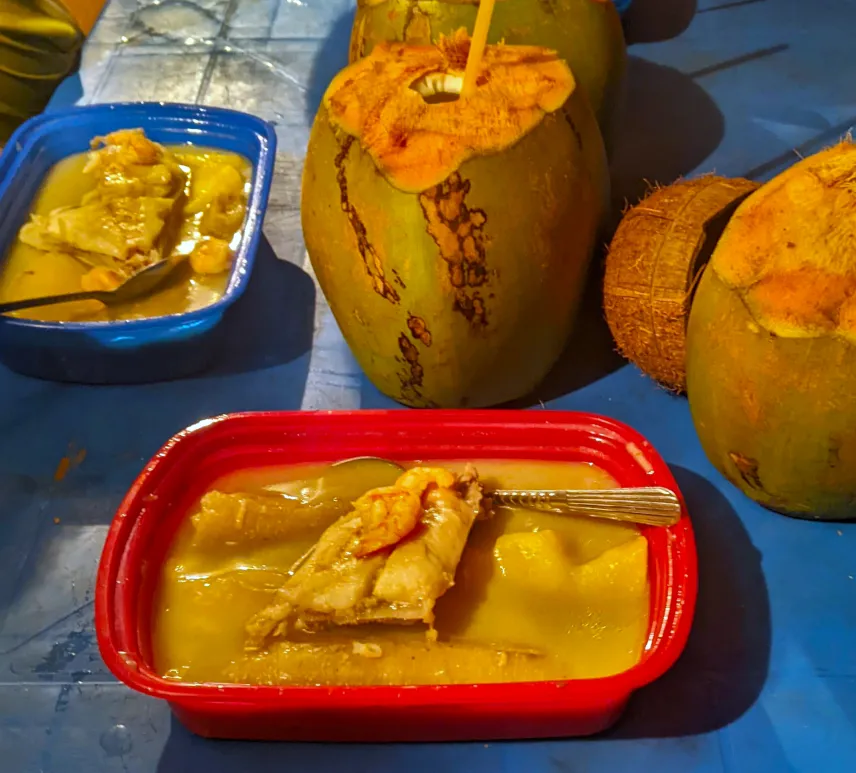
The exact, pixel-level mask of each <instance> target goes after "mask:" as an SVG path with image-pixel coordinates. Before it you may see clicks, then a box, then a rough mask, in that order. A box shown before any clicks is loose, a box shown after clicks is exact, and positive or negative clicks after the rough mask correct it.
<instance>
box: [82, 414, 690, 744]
mask: <svg viewBox="0 0 856 773" xmlns="http://www.w3.org/2000/svg"><path fill="white" fill-rule="evenodd" d="M363 455H374V456H381V457H386V458H390V459H395V460H401V461H408V460H415V459H436V460H439V459H535V460H565V461H568V462H592V463H594V464H596V465H597V466H599V467H601V468H602V469H604V470H605V471H606V472H608V473H609V474H610V475H612V476H613V477H614V478H615V479H616V480H618V482H619V483H620V484H621V485H622V486H642V485H658V486H665V487H667V488H671V489H673V490H675V491H677V487H676V484H675V481H674V479H673V478H672V475H671V473H670V472H669V469H668V467H667V466H666V464H665V463H664V462H663V460H662V459H661V458H660V457H659V456H658V455H657V453H656V452H655V451H654V449H653V448H652V447H651V445H650V444H649V443H648V442H647V441H646V440H645V439H644V438H643V437H641V436H640V435H639V434H637V433H636V432H634V431H633V430H631V429H630V428H628V427H626V426H624V425H622V424H619V423H618V422H615V421H612V420H610V419H605V418H602V417H599V416H593V415H589V414H581V413H569V412H559V411H356V412H325V413H310V412H292V413H249V414H234V415H229V416H222V417H218V418H214V419H209V420H206V421H203V422H200V423H199V424H196V425H194V426H193V427H190V428H188V429H186V430H184V431H183V432H181V433H179V434H178V435H176V436H175V437H174V438H173V439H172V440H170V441H169V442H168V443H167V444H166V445H165V446H164V447H163V449H162V450H161V451H160V452H159V453H158V454H157V455H156V456H155V457H154V459H152V461H151V462H149V464H148V465H147V466H146V468H145V469H144V470H143V472H142V474H141V475H140V476H139V478H137V480H136V482H135V483H134V485H133V486H132V487H131V489H130V491H129V492H128V494H127V495H126V497H125V499H124V501H123V502H122V504H121V506H120V507H119V511H118V512H117V514H116V516H115V518H114V519H113V523H112V525H111V527H110V531H109V533H108V535H107V542H106V544H105V546H104V551H103V554H102V556H101V562H100V565H99V567H98V580H97V589H96V600H95V622H96V629H97V633H98V644H99V647H100V649H101V654H102V657H103V658H104V662H105V663H106V664H107V666H108V667H109V668H110V670H111V671H112V672H113V673H114V674H115V675H116V676H117V677H118V678H119V679H121V680H122V681H123V682H124V683H125V684H127V685H128V686H129V687H132V688H133V689H135V690H139V691H140V692H143V693H146V694H148V695H153V696H155V697H158V698H163V699H165V700H167V701H168V702H169V703H170V706H171V707H172V710H173V711H174V712H175V714H176V716H177V717H178V719H179V720H180V721H181V722H182V723H183V724H184V725H186V726H187V728H188V729H190V730H191V731H193V732H195V733H198V734H199V735H203V736H209V737H217V738H242V739H266V740H303V741H427V740H468V739H469V740H475V739H479V740H486V739H498V738H538V737H541V738H543V737H557V736H572V735H589V734H592V733H596V732H599V731H601V730H604V729H605V728H607V727H609V726H610V725H612V724H613V723H614V722H615V721H616V720H617V719H618V718H619V716H620V715H621V712H622V710H623V709H624V707H625V705H626V704H627V701H628V699H629V698H630V695H631V693H633V691H634V690H637V689H638V688H640V687H643V686H645V685H647V684H649V683H650V682H652V681H654V680H655V679H657V678H658V677H660V676H661V675H662V674H663V673H664V672H665V671H666V670H667V669H669V668H670V667H671V666H672V664H673V663H674V662H675V660H676V659H677V658H678V656H679V655H680V653H681V651H682V650H683V648H684V645H685V644H686V640H687V636H688V634H689V629H690V625H691V622H692V616H693V609H694V606H695V598H696V590H697V566H696V551H695V543H694V540H693V532H692V527H691V525H690V521H689V518H688V517H687V515H686V512H684V516H683V517H682V518H681V520H680V522H679V523H678V524H676V525H675V526H673V527H670V528H668V529H655V528H649V529H647V531H646V532H645V535H646V537H647V538H648V542H649V556H650V558H649V562H650V563H649V577H650V582H651V613H650V628H649V631H648V640H647V643H646V646H645V649H644V653H643V655H642V658H641V660H640V662H639V663H638V664H637V665H636V666H634V667H633V668H631V669H629V670H628V671H625V672H623V673H621V674H618V675H615V676H610V677H606V678H600V679H586V680H572V681H556V682H526V683H508V684H485V685H477V684H476V685H438V686H411V687H329V688H328V687H269V686H251V685H230V684H183V683H179V682H175V681H169V680H165V679H162V678H161V677H160V676H159V675H158V674H157V673H156V672H155V671H154V670H153V667H152V651H151V631H150V621H151V617H152V599H153V591H154V588H155V584H156V583H157V581H158V575H159V570H160V567H161V565H162V562H163V559H164V555H165V552H166V550H167V549H168V547H169V545H170V542H171V540H172V538H173V535H174V534H175V530H176V528H177V526H178V525H179V523H180V522H181V520H182V519H183V518H185V517H186V516H187V514H188V511H189V509H190V508H191V507H193V505H194V503H195V501H196V500H197V499H198V498H199V496H201V495H202V494H203V493H204V491H205V490H206V489H207V488H209V487H210V486H211V484H213V483H214V481H215V480H216V479H218V478H219V477H221V476H222V475H225V474H228V473H231V472H234V471H236V470H239V469H248V468H258V467H265V466H270V465H283V464H295V463H304V462H332V461H337V460H340V459H345V458H348V457H353V456H363ZM678 493H679V492H678Z"/></svg>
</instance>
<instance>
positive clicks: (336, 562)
mask: <svg viewBox="0 0 856 773" xmlns="http://www.w3.org/2000/svg"><path fill="white" fill-rule="evenodd" d="M481 507H482V488H481V485H480V484H479V481H478V473H477V472H476V471H475V469H474V468H472V467H467V469H466V471H465V472H464V473H463V475H461V476H455V475H453V474H452V473H449V472H448V471H447V470H443V469H430V468H416V470H411V471H409V472H406V473H404V475H402V476H401V477H400V478H399V479H398V480H397V481H396V483H395V485H394V486H390V487H384V488H381V489H374V490H372V491H369V492H368V493H367V494H364V495H363V496H362V497H360V499H358V500H357V502H356V503H355V505H354V509H353V510H352V511H351V512H350V513H348V514H347V515H345V516H343V517H342V518H340V519H339V520H337V521H336V522H335V523H334V524H333V525H332V526H330V527H329V528H328V529H327V530H326V531H325V532H324V533H323V534H322V535H321V538H320V539H319V540H318V543H317V544H316V545H315V548H314V549H313V551H312V552H311V554H310V555H309V557H308V558H307V560H306V561H305V563H304V564H303V565H302V566H300V567H299V568H298V569H297V570H296V571H295V572H294V574H293V575H292V577H291V578H290V579H289V581H288V582H287V583H286V584H285V586H283V587H282V588H281V589H280V590H279V591H277V594H276V596H275V597H274V600H273V603H272V604H271V605H270V606H268V607H267V608H266V609H263V610H262V611H261V612H259V613H258V614H256V615H255V616H254V617H253V618H252V619H251V620H250V621H249V622H248V624H247V633H248V641H247V648H248V649H257V648H258V647H260V646H262V645H263V643H264V641H265V640H266V639H267V637H268V636H270V635H271V634H272V633H275V634H281V633H285V632H287V630H288V626H289V624H291V623H293V625H294V626H295V628H297V629H305V630H311V629H315V628H320V627H323V626H325V625H359V624H362V623H370V622H391V623H415V622H419V621H422V622H425V623H428V624H429V625H430V624H431V623H432V622H433V619H434V604H435V603H436V601H437V599H438V598H440V596H442V595H443V594H444V593H445V592H446V591H447V590H448V589H449V588H451V587H452V585H453V584H454V576H455V570H456V569H457V566H458V563H459V561H460V560H461V554H462V553H463V550H464V546H465V544H466V541H467V537H468V536H469V533H470V529H471V528H472V525H473V522H474V521H475V519H476V517H477V516H478V515H479V513H480V510H481Z"/></svg>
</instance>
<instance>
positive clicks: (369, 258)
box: [333, 136, 400, 303]
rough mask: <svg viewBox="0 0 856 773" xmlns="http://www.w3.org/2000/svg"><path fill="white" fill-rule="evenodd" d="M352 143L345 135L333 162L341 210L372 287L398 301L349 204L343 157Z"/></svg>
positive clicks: (378, 258)
mask: <svg viewBox="0 0 856 773" xmlns="http://www.w3.org/2000/svg"><path fill="white" fill-rule="evenodd" d="M353 144H354V138H353V137H348V136H346V137H345V138H344V139H343V140H342V142H341V143H340V147H341V150H340V151H339V154H338V155H337V156H336V159H335V161H334V162H333V164H334V166H335V167H336V182H337V183H338V185H339V199H340V202H341V205H342V211H343V212H344V213H345V214H346V215H347V217H348V221H349V222H350V224H351V229H352V230H353V232H354V237H355V238H356V240H357V249H358V250H359V252H360V255H361V256H362V259H363V263H364V264H365V267H366V273H367V274H368V275H369V280H370V282H371V286H372V289H373V290H374V291H375V292H376V293H377V294H378V295H380V296H381V298H386V300H388V301H390V302H391V303H398V302H399V300H400V297H399V295H398V293H397V292H396V290H395V288H394V287H393V286H392V285H391V284H390V283H389V282H388V281H387V280H386V276H385V272H384V268H383V261H382V260H381V259H380V256H379V255H378V254H377V250H375V248H374V246H373V245H372V243H371V242H370V241H369V238H368V234H367V232H366V226H365V224H364V223H363V220H362V218H361V217H360V215H359V213H358V212H357V210H356V208H355V207H354V205H353V204H351V201H350V197H349V196H348V177H347V175H346V174H345V159H347V157H348V153H349V152H350V151H351V146H352V145H353Z"/></svg>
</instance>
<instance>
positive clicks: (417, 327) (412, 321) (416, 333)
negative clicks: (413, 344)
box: [407, 314, 432, 346]
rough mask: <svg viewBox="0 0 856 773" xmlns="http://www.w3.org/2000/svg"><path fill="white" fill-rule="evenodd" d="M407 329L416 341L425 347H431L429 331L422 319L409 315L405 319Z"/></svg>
mask: <svg viewBox="0 0 856 773" xmlns="http://www.w3.org/2000/svg"><path fill="white" fill-rule="evenodd" d="M407 329H408V330H410V335H412V336H413V337H414V338H415V339H416V340H417V341H421V342H422V343H423V344H424V345H425V346H431V341H432V339H431V331H430V330H429V329H428V326H427V325H426V324H425V320H424V319H422V317H417V316H415V315H413V314H410V315H409V316H408V318H407Z"/></svg>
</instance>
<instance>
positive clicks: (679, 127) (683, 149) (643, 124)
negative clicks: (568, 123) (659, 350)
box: [509, 56, 725, 407]
mask: <svg viewBox="0 0 856 773" xmlns="http://www.w3.org/2000/svg"><path fill="white" fill-rule="evenodd" d="M724 132H725V119H724V118H723V116H722V113H721V112H720V110H719V108H718V107H717V106H716V103H715V102H714V101H713V99H711V97H710V96H709V95H708V94H707V92H705V91H704V89H702V88H701V87H700V86H699V85H698V84H697V83H695V82H694V81H693V80H692V79H691V78H689V77H688V76H686V75H684V74H683V73H680V72H678V71H677V70H674V69H672V68H671V67H664V66H662V65H658V64H654V63H653V62H649V61H647V60H645V59H640V58H638V57H635V56H631V57H630V60H629V63H628V76H627V94H626V99H625V104H624V106H623V108H622V115H621V120H620V122H619V125H618V131H617V132H616V137H615V143H614V148H613V154H612V162H611V165H610V167H611V169H610V172H611V177H612V212H611V214H610V217H609V219H608V223H607V226H606V228H605V232H604V238H605V240H608V239H609V238H610V236H611V234H612V233H613V232H614V230H615V228H616V227H617V225H618V222H619V221H620V219H621V212H622V209H623V208H624V205H625V203H626V202H628V201H629V202H632V203H635V202H637V201H638V200H639V198H640V197H642V196H643V195H644V194H645V193H646V191H647V190H648V188H649V187H650V185H651V184H652V183H654V182H657V183H662V184H667V183H670V182H673V181H674V180H676V179H677V178H679V177H682V176H684V175H686V174H688V173H690V172H692V171H693V170H694V169H696V167H698V166H699V164H701V163H702V162H703V161H704V159H705V158H707V157H708V156H710V154H711V153H713V151H714V150H716V148H717V146H718V145H719V143H720V141H721V140H722V137H723V134H724ZM603 254H604V253H603V252H598V254H597V255H596V256H595V259H594V260H593V265H592V268H591V269H590V271H589V276H588V279H587V281H586V288H585V291H584V295H583V299H582V302H581V304H580V310H579V312H578V315H577V320H576V323H575V326H574V332H573V333H572V335H571V339H570V341H569V342H568V345H567V347H566V348H565V352H564V354H563V355H562V356H561V358H560V359H559V362H558V363H557V364H556V366H555V367H554V368H553V370H552V371H551V372H550V374H549V375H548V376H547V378H546V379H545V380H544V381H543V382H542V383H541V384H540V385H539V386H538V388H537V389H535V390H534V391H533V392H532V394H530V395H527V396H526V397H525V398H522V399H520V400H516V401H514V402H513V403H511V404H510V406H509V407H528V406H531V405H537V404H538V402H539V401H541V402H547V401H549V400H554V399H556V398H559V397H562V396H563V395H566V394H569V393H571V392H574V391H576V390H577V389H581V388H582V387H584V386H586V385H588V384H591V383H593V382H594V381H597V380H598V379H601V378H603V377H604V376H607V375H609V374H610V373H611V372H613V371H614V370H616V369H617V368H619V367H621V366H622V365H623V364H625V361H624V360H623V359H622V358H621V357H620V356H619V355H618V354H617V353H616V351H615V344H614V342H613V340H612V336H611V334H610V332H609V328H608V327H607V325H606V321H605V319H604V316H603V307H602V298H603V270H604V267H603Z"/></svg>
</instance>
